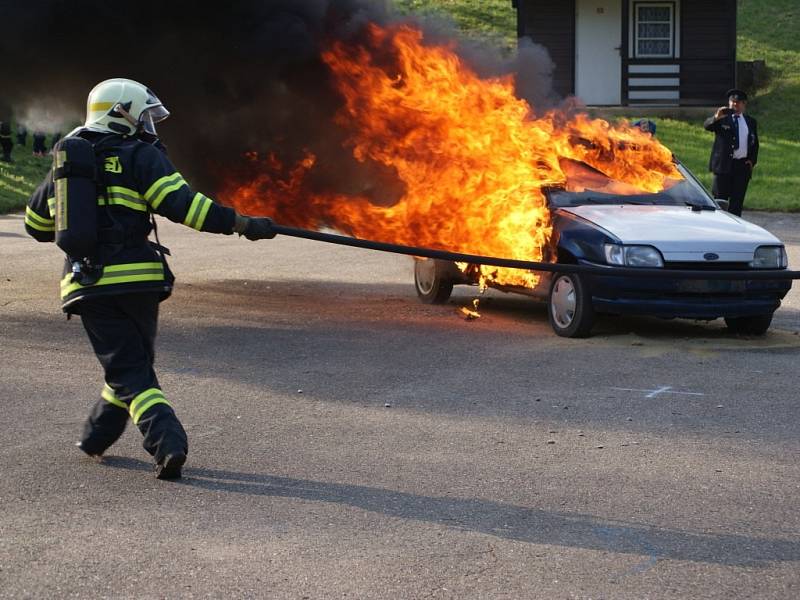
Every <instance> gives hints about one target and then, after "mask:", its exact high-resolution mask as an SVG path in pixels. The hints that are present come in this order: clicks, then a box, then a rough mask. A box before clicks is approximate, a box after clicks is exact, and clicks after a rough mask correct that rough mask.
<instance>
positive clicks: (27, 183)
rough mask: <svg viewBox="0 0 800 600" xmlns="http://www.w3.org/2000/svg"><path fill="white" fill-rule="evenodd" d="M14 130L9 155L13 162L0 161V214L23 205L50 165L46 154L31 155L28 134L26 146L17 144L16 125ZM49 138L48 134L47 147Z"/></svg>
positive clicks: (49, 159) (30, 143) (50, 161)
mask: <svg viewBox="0 0 800 600" xmlns="http://www.w3.org/2000/svg"><path fill="white" fill-rule="evenodd" d="M13 131H14V135H13V138H14V149H13V150H12V153H11V157H12V158H13V160H14V162H13V163H10V164H9V163H5V162H0V214H4V213H7V212H10V211H12V210H17V209H20V208H24V207H25V202H26V201H27V200H28V196H30V195H31V193H32V192H33V190H34V189H36V186H38V185H39V184H40V183H41V182H42V179H44V176H45V174H46V173H47V170H48V169H49V168H50V166H51V165H52V159H51V157H50V156H49V155H48V156H46V157H44V158H40V157H36V156H33V155H32V149H31V146H32V141H31V136H30V135H28V143H27V145H26V146H19V145H17V135H16V131H17V130H16V125H14V126H13ZM49 142H50V138H49V136H48V139H47V143H48V148H49V147H50V146H49Z"/></svg>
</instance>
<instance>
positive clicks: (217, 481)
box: [104, 457, 800, 567]
mask: <svg viewBox="0 0 800 600" xmlns="http://www.w3.org/2000/svg"><path fill="white" fill-rule="evenodd" d="M104 463H105V464H107V465H108V466H111V467H114V468H119V469H130V470H137V471H150V470H152V467H151V465H150V464H148V463H145V462H143V461H140V460H137V459H133V458H123V457H106V458H105V459H104ZM176 483H179V484H181V485H186V486H192V487H196V488H201V489H207V490H212V491H215V492H229V493H233V494H247V495H251V496H268V497H280V498H298V499H301V500H307V501H312V502H328V503H333V504H341V505H348V506H352V507H355V508H358V509H361V510H366V511H369V512H372V513H377V514H381V515H384V516H387V517H392V518H400V519H409V520H414V521H423V522H428V523H436V524H438V525H443V526H447V527H451V528H454V529H459V530H464V531H472V532H477V533H483V534H486V535H492V536H496V537H499V538H504V539H510V540H516V541H520V542H526V543H531V544H545V545H559V546H567V547H573V548H585V549H589V550H600V551H607V552H618V553H624V554H637V555H642V556H646V557H649V559H650V561H651V562H655V561H656V560H658V559H670V560H683V561H685V560H688V561H693V562H703V563H715V564H722V565H732V566H748V567H766V566H768V564H769V563H772V562H775V561H787V562H791V561H797V560H800V541H790V540H781V539H767V538H755V537H750V536H746V535H737V534H733V533H732V534H702V533H693V532H689V531H680V530H677V529H665V528H661V527H649V526H647V525H642V524H636V523H624V522H619V521H613V520H608V519H604V518H601V517H596V516H593V515H585V514H570V513H558V512H551V511H545V510H538V509H535V508H529V507H525V506H516V505H513V504H503V503H500V502H493V501H491V500H480V499H469V498H448V497H436V496H420V495H417V494H410V493H406V492H399V491H395V490H389V489H382V488H374V487H367V486H361V485H350V484H339V483H331V482H324V481H309V480H304V479H292V478H288V477H276V476H272V475H263V474H256V473H239V472H234V471H224V470H217V469H204V468H187V469H184V479H181V480H178V481H177V482H176Z"/></svg>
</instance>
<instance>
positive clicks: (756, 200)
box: [0, 0, 800, 214]
mask: <svg viewBox="0 0 800 600" xmlns="http://www.w3.org/2000/svg"><path fill="white" fill-rule="evenodd" d="M394 4H395V6H396V7H397V9H398V11H399V12H401V13H410V12H414V13H418V14H439V15H446V16H448V17H450V18H452V19H453V20H454V21H455V22H456V23H457V24H458V26H459V27H460V28H461V29H463V30H464V31H466V32H467V33H468V34H469V35H472V36H476V37H488V38H490V39H492V40H493V41H494V42H495V43H496V44H498V45H500V46H502V47H505V48H511V47H513V46H514V44H515V40H516V11H515V10H514V9H513V8H512V7H511V1H510V0H395V1H394ZM738 6H739V13H738V26H739V32H738V52H739V56H738V58H739V60H755V59H763V60H765V61H766V64H767V67H768V68H769V70H770V81H769V83H768V84H766V86H765V87H764V88H763V89H761V90H757V91H756V93H755V94H753V95H752V99H751V102H750V103H749V107H748V112H749V113H750V114H752V115H753V116H754V117H755V118H756V119H758V122H759V137H760V141H761V150H760V153H759V162H758V166H757V167H756V171H755V175H754V177H753V180H752V181H751V183H750V188H749V190H748V193H747V199H746V203H745V206H746V208H748V209H760V210H776V211H796V212H800V194H798V193H796V190H798V189H800V119H798V113H799V112H800V111H798V109H797V107H798V106H800V36H798V35H797V31H798V30H800V2H798V0H739V1H738ZM723 91H724V90H720V93H721V94H722V93H723ZM720 104H723V101H722V99H720ZM635 116H637V117H641V116H647V115H646V114H639V115H635ZM654 120H655V121H656V123H657V125H658V137H659V139H660V140H661V141H662V142H663V143H664V144H665V145H667V146H668V147H669V148H670V149H671V150H672V151H673V152H674V153H675V154H676V155H677V156H678V157H679V158H680V159H681V160H682V161H683V162H684V163H686V164H687V165H688V166H689V168H690V169H692V171H694V172H695V174H697V175H698V176H699V177H700V179H701V181H703V183H705V184H706V186H707V187H709V188H710V186H711V175H710V173H708V156H709V153H710V151H711V143H712V141H713V134H711V133H709V132H707V131H705V130H704V129H703V125H702V119H697V118H695V119H692V120H675V119H658V118H656V119H654ZM48 141H49V140H48ZM30 143H31V142H30V138H29V140H28V147H27V148H24V149H22V148H19V147H15V148H14V158H15V160H16V161H17V162H16V163H14V164H12V165H7V164H6V163H0V214H2V213H4V212H8V211H9V210H13V209H19V208H21V207H23V206H24V204H25V200H26V198H27V196H28V195H29V194H30V192H31V191H32V190H33V188H34V187H35V186H36V185H38V183H39V181H40V180H41V179H42V177H43V176H44V173H45V172H46V171H47V168H48V167H49V160H47V159H42V158H35V157H32V156H31V151H30Z"/></svg>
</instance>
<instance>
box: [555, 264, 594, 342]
mask: <svg viewBox="0 0 800 600" xmlns="http://www.w3.org/2000/svg"><path fill="white" fill-rule="evenodd" d="M547 314H548V317H549V319H550V326H551V327H552V328H553V331H555V332H556V334H557V335H560V336H562V337H571V338H580V337H587V336H588V335H589V333H590V332H591V330H592V326H593V325H594V319H595V314H594V307H593V306H592V298H591V296H590V294H589V293H588V290H587V289H586V285H585V284H584V282H583V280H582V279H581V277H580V275H577V274H575V273H565V274H562V275H558V276H556V277H555V278H554V279H553V283H552V284H551V286H550V301H549V303H548V307H547Z"/></svg>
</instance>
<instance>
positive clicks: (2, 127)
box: [0, 121, 14, 163]
mask: <svg viewBox="0 0 800 600" xmlns="http://www.w3.org/2000/svg"><path fill="white" fill-rule="evenodd" d="M13 148H14V140H13V139H12V138H11V123H10V122H9V121H0V150H2V152H3V155H2V156H0V160H2V161H3V162H7V163H10V162H14V161H13V160H12V158H11V150H12V149H13Z"/></svg>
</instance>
